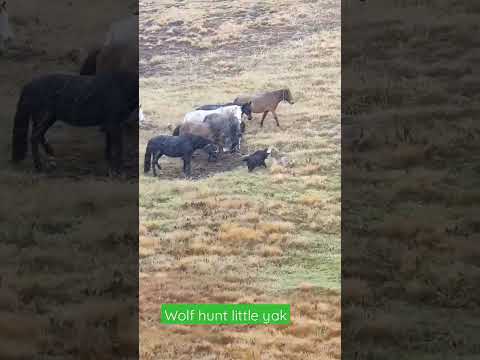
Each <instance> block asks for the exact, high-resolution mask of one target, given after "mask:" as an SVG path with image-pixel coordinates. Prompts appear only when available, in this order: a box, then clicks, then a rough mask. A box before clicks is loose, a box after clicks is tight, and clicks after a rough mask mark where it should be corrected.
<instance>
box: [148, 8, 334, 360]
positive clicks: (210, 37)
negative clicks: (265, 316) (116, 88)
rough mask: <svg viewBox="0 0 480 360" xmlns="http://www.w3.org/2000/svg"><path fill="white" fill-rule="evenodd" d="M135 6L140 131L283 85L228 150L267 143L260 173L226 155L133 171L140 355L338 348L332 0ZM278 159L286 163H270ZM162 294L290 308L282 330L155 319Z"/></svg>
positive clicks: (307, 352) (319, 353)
mask: <svg viewBox="0 0 480 360" xmlns="http://www.w3.org/2000/svg"><path fill="white" fill-rule="evenodd" d="M214 5H215V6H212V3H211V2H204V1H191V2H178V1H173V0H171V1H149V2H143V1H142V2H141V3H140V9H141V13H140V16H141V20H140V23H141V24H140V58H141V64H140V69H141V80H140V95H141V103H142V107H143V109H144V112H145V115H146V118H147V121H146V124H145V126H144V128H143V129H141V134H140V148H141V149H140V156H141V159H140V160H141V161H140V162H141V164H142V166H141V169H140V170H141V171H142V173H143V159H142V157H143V154H144V149H145V145H146V142H147V141H148V139H149V138H150V137H152V136H154V135H157V134H167V133H171V130H172V127H173V126H175V125H176V124H177V123H178V122H180V121H181V119H182V118H183V115H184V114H185V113H186V112H188V111H190V110H192V108H193V107H194V106H195V105H201V104H206V103H216V102H227V101H232V100H233V99H234V98H235V97H236V96H237V95H240V94H242V93H254V92H257V91H263V90H269V89H279V88H282V87H285V86H288V87H289V88H290V89H291V90H292V93H293V96H294V98H295V101H296V103H295V104H294V105H293V106H290V105H288V104H283V103H282V104H281V105H280V106H279V110H278V114H279V118H280V124H281V125H282V128H281V129H279V128H277V127H276V126H275V123H274V120H273V118H272V117H271V114H270V115H269V117H268V118H267V119H266V121H265V127H264V128H263V129H261V128H260V126H259V123H260V115H261V114H257V115H256V116H255V118H254V120H252V121H251V122H250V123H248V125H247V132H246V137H245V142H244V144H242V152H243V153H249V152H252V151H254V150H257V149H260V148H264V147H267V146H272V147H273V148H274V149H275V151H274V153H275V157H274V158H273V159H270V160H269V163H268V165H269V167H268V169H267V170H265V169H258V170H257V171H255V172H254V173H251V174H250V173H248V172H247V169H246V167H245V165H244V164H243V163H242V162H241V161H240V157H239V156H237V155H225V156H224V157H223V158H222V160H220V161H219V162H218V163H215V164H213V165H212V164H209V163H207V161H206V157H205V156H204V155H202V154H200V155H199V156H198V157H196V158H194V161H193V176H194V178H195V180H184V179H183V176H182V173H181V161H180V160H177V159H162V160H161V162H162V170H161V172H160V174H159V177H158V178H153V177H152V175H151V174H147V175H142V176H141V179H140V250H139V251H140V257H141V260H140V322H141V323H140V336H141V355H142V358H144V359H157V358H162V359H192V358H194V359H213V358H216V359H278V358H282V359H331V358H339V357H340V337H339V336H340V308H339V286H340V27H339V21H340V12H339V4H337V2H335V1H328V0H320V1H299V2H292V1H260V2H259V1H249V0H243V1H237V2H233V3H232V2H227V1H218V2H215V4H214ZM280 157H285V158H286V160H287V161H286V162H285V163H281V162H280V161H278V159H279V158H280ZM168 302H187V303H188V302H192V303H196V302H200V303H201V302H207V303H219V302H220V303H222V302H229V303H253V302H257V303H259V302H263V303H268V302H285V303H291V304H292V314H293V325H291V326H289V327H268V328H265V327H253V326H237V327H228V328H226V327H221V326H209V327H207V326H202V327H186V326H168V327H167V326H163V325H160V324H159V323H158V316H159V305H160V304H162V303H168Z"/></svg>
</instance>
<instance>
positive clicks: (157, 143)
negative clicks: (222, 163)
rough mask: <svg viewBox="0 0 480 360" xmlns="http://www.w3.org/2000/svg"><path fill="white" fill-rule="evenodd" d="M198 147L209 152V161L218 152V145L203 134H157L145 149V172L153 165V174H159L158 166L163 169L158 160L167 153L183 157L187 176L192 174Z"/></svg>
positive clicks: (184, 171)
mask: <svg viewBox="0 0 480 360" xmlns="http://www.w3.org/2000/svg"><path fill="white" fill-rule="evenodd" d="M198 149H203V150H204V151H205V152H206V153H207V154H208V160H209V161H212V160H213V159H215V158H216V156H217V154H218V147H217V146H216V145H215V144H214V143H213V142H212V141H210V140H208V139H206V138H204V137H201V136H196V135H181V136H170V135H160V136H156V137H154V138H152V139H150V140H149V141H148V144H147V149H146V151H145V162H144V168H143V169H144V172H145V173H148V172H149V171H150V168H151V167H152V168H153V175H154V176H157V172H156V168H157V167H158V169H159V170H160V169H161V167H160V164H159V162H158V161H159V160H160V158H161V157H162V156H163V155H165V156H169V157H176V158H179V157H181V158H182V159H183V173H184V174H185V176H190V174H191V161H192V155H193V153H194V152H195V150H198Z"/></svg>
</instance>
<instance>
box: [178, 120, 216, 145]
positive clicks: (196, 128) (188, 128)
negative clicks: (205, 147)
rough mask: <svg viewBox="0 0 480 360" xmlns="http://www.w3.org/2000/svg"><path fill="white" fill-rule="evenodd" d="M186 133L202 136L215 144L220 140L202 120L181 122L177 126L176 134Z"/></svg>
mask: <svg viewBox="0 0 480 360" xmlns="http://www.w3.org/2000/svg"><path fill="white" fill-rule="evenodd" d="M188 134H191V135H197V136H201V137H204V138H205V139H208V140H210V141H213V142H214V143H216V144H218V142H219V140H220V139H219V138H218V136H215V134H214V133H213V132H212V130H211V129H210V126H208V124H206V123H203V122H201V123H200V122H186V123H183V124H181V125H180V127H179V128H178V135H188Z"/></svg>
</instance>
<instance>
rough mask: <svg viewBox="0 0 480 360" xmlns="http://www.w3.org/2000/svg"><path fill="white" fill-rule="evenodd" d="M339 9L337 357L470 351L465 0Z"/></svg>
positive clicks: (472, 198)
mask: <svg viewBox="0 0 480 360" xmlns="http://www.w3.org/2000/svg"><path fill="white" fill-rule="evenodd" d="M365 5H366V6H365ZM343 11H344V12H343V16H344V19H345V21H344V24H345V30H346V31H345V32H344V34H345V37H344V39H346V41H345V42H344V44H345V46H344V47H343V48H342V56H343V60H344V61H343V63H342V66H343V68H342V71H344V73H342V74H346V75H345V78H346V79H347V81H345V82H344V87H343V89H342V91H343V93H342V101H343V102H342V109H345V115H346V116H345V122H344V123H342V131H344V132H345V134H348V136H345V137H344V139H342V140H347V141H345V142H344V145H345V148H344V149H343V150H344V151H343V154H342V156H343V157H342V160H344V167H343V168H342V175H343V179H344V183H343V184H342V185H343V186H342V191H344V193H343V195H342V197H343V198H344V199H346V203H345V206H344V208H343V213H342V216H343V218H342V220H343V221H345V226H344V228H343V232H342V235H344V237H343V244H345V245H344V246H343V248H342V261H344V262H345V264H346V266H344V268H343V271H344V276H343V278H342V285H343V287H342V295H343V296H344V300H345V303H344V307H343V315H344V318H343V330H344V336H345V339H346V340H348V342H349V346H348V347H345V348H344V351H345V352H344V354H343V355H344V356H345V357H347V358H350V357H352V358H353V357H354V356H357V355H358V357H360V358H362V357H366V358H385V359H394V358H395V359H411V358H415V359H417V358H418V359H433V358H440V357H445V358H454V357H457V356H458V349H460V348H461V352H462V355H461V357H464V358H470V357H475V356H476V354H477V349H478V346H479V342H478V339H477V338H474V337H472V336H471V334H472V333H473V332H476V331H478V325H473V324H471V322H470V320H469V317H470V315H469V314H470V312H471V311H474V312H475V311H478V304H479V302H478V300H479V297H478V295H477V294H476V291H474V290H473V289H474V288H475V287H476V285H475V283H476V281H477V279H478V275H479V274H480V269H479V267H478V265H479V263H478V261H476V262H475V261H472V259H473V256H475V255H473V254H476V253H478V252H476V251H475V250H473V249H471V247H470V246H469V245H467V244H468V243H469V242H470V243H473V242H474V241H475V240H477V239H478V231H479V228H478V227H476V226H475V224H478V222H476V221H472V219H471V218H470V214H471V204H473V202H477V200H478V197H477V192H478V190H477V189H478V180H477V179H478V168H477V164H478V156H477V155H476V154H478V134H479V127H478V123H477V122H475V123H474V122H472V118H476V117H477V115H476V113H477V110H476V108H477V107H478V99H477V96H476V95H473V93H471V92H470V90H469V89H470V88H469V85H468V84H472V83H478V74H476V73H474V72H473V71H472V69H473V68H474V67H475V61H474V60H473V58H475V57H478V52H477V50H475V47H476V46H475V45H473V43H472V40H471V39H473V38H475V35H476V34H478V30H477V23H476V20H474V18H475V16H478V7H473V8H471V7H470V6H468V5H467V2H449V1H383V2H370V3H368V2H367V3H361V2H358V1H351V2H348V6H346V7H345V8H344V9H343ZM454 24H455V25H454ZM467 74H469V75H467ZM467 78H468V79H469V80H468V81H464V79H465V80H466V79H467ZM344 95H345V96H344ZM466 104H468V108H469V109H474V110H472V111H471V112H470V110H468V111H466V107H465V106H466ZM362 133H363V136H361V134H362ZM466 239H469V240H466ZM470 250H471V251H472V257H469V256H467V252H469V251H470ZM453 313H454V314H455V315H454V317H451V316H450V314H453ZM470 326H472V327H470ZM405 349H408V351H406V352H405V351H404V350H405Z"/></svg>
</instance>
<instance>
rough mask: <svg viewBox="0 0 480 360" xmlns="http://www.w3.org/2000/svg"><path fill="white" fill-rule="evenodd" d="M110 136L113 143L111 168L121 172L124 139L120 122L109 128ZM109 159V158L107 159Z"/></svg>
mask: <svg viewBox="0 0 480 360" xmlns="http://www.w3.org/2000/svg"><path fill="white" fill-rule="evenodd" d="M107 132H109V133H110V134H109V136H110V144H111V150H110V153H111V157H110V160H109V167H110V170H113V172H115V173H117V174H119V173H120V172H121V171H122V170H123V169H122V165H123V161H122V160H123V139H122V129H121V127H120V126H119V124H116V126H114V127H113V128H110V129H108V130H107ZM107 160H108V159H107Z"/></svg>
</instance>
